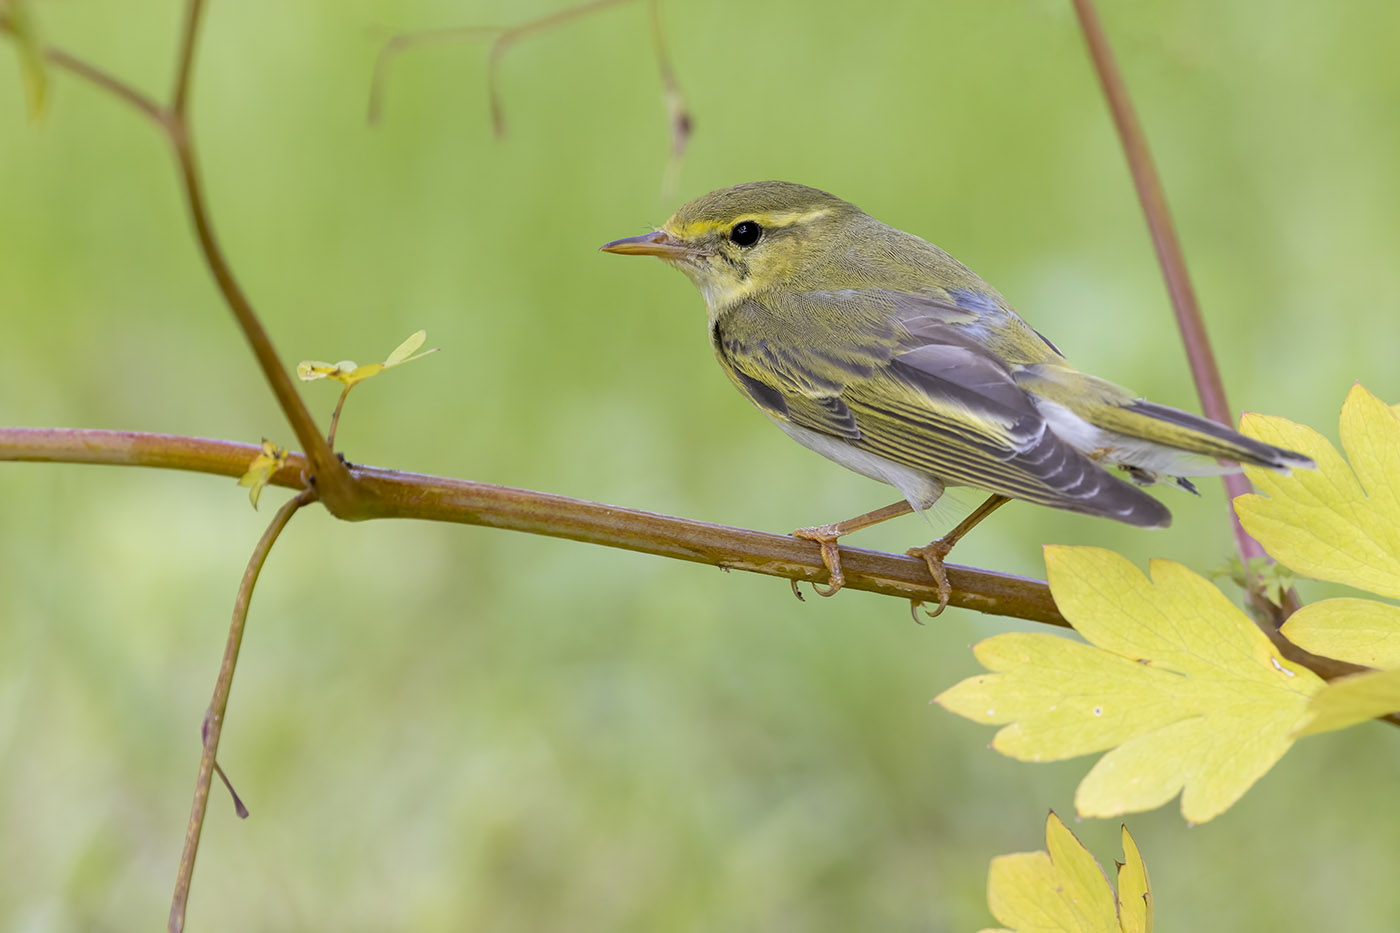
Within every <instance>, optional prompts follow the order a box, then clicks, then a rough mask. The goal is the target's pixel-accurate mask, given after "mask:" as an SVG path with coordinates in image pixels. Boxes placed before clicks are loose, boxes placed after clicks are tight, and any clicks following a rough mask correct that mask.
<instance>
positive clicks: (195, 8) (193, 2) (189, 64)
mask: <svg viewBox="0 0 1400 933" xmlns="http://www.w3.org/2000/svg"><path fill="white" fill-rule="evenodd" d="M203 15H204V0H188V2H187V3H186V4H185V26H184V28H183V29H182V30H181V31H180V51H179V54H178V56H177V57H176V65H175V86H174V89H173V90H172V91H171V92H170V110H171V112H172V113H174V114H175V116H176V117H178V118H180V119H181V120H183V119H185V115H186V114H188V113H189V110H190V107H189V100H190V78H191V76H192V75H193V74H194V48H195V44H196V43H197V42H198V41H199V23H200V20H201V18H202V17H203Z"/></svg>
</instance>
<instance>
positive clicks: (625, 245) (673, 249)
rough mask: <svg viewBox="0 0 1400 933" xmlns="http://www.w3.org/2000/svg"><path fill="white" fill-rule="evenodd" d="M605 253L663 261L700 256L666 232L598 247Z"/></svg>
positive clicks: (628, 238)
mask: <svg viewBox="0 0 1400 933" xmlns="http://www.w3.org/2000/svg"><path fill="white" fill-rule="evenodd" d="M598 248H599V249H600V250H601V251H602V252H605V253H621V254H622V255H624V256H659V257H660V258H662V259H689V258H691V257H694V256H697V255H699V251H698V250H696V249H695V248H694V247H691V246H687V245H686V244H684V243H682V242H681V241H680V240H677V239H676V238H675V237H673V236H671V235H670V234H669V233H667V232H666V231H664V230H657V231H654V232H652V233H643V234H642V235H641V236H629V237H627V238H626V239H623V240H613V241H612V242H611V243H605V244H603V245H602V246H600V247H598Z"/></svg>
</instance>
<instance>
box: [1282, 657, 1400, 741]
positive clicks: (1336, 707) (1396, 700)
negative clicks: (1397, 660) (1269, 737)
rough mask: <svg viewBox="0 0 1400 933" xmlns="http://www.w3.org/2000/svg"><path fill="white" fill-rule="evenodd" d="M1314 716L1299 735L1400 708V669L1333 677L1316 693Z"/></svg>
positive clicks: (1353, 722) (1362, 719)
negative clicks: (1334, 678) (1332, 679)
mask: <svg viewBox="0 0 1400 933" xmlns="http://www.w3.org/2000/svg"><path fill="white" fill-rule="evenodd" d="M1309 709H1310V711H1311V712H1312V714H1313V718H1312V720H1311V721H1310V722H1309V723H1308V724H1307V725H1306V726H1304V727H1303V728H1302V729H1301V730H1300V731H1299V733H1298V734H1299V735H1316V734H1317V733H1319V732H1331V731H1333V730H1334V729H1345V728H1346V727H1347V726H1354V725H1356V724H1357V723H1360V722H1365V721H1366V720H1368V719H1374V718H1375V717H1377V716H1384V715H1386V714H1388V713H1394V712H1396V711H1400V670H1392V671H1367V672H1366V673H1364V674H1353V675H1351V676H1350V677H1341V678H1338V679H1337V680H1334V681H1332V682H1331V683H1329V684H1328V685H1327V686H1325V687H1323V688H1322V690H1321V691H1320V692H1319V693H1318V694H1317V696H1315V697H1313V701H1312V705H1311V706H1310V707H1309Z"/></svg>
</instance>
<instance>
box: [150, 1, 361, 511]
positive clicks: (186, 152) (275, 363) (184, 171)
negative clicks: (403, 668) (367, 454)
mask: <svg viewBox="0 0 1400 933" xmlns="http://www.w3.org/2000/svg"><path fill="white" fill-rule="evenodd" d="M203 16H204V0H189V2H188V3H187V4H186V6H185V19H184V26H183V28H182V30H181V33H180V48H179V53H178V55H177V58H176V62H177V64H176V67H175V79H174V87H173V89H172V91H171V104H170V107H169V108H168V109H167V110H166V111H165V112H164V119H163V120H162V121H161V122H162V125H163V126H164V127H165V130H166V135H167V136H168V137H169V139H170V143H171V145H172V146H173V147H174V149H175V158H176V161H177V162H178V163H179V167H180V178H181V182H182V183H183V186H184V194H185V203H186V204H187V205H188V207H189V211H190V220H191V222H192V223H193V224H194V229H195V236H196V238H197V239H198V241H199V247H200V253H201V254H202V255H203V256H204V260H205V264H206V265H208V267H209V271H210V273H211V274H212V275H213V276H214V282H215V284H216V285H217V286H218V288H219V293H220V294H221V295H223V298H224V302H225V303H226V304H227V305H228V307H229V310H230V311H232V312H233V316H234V319H235V320H236V321H237V322H238V327H239V330H241V331H242V332H243V336H244V337H245V338H246V339H247V341H248V344H249V346H250V347H251V348H252V350H253V355H254V357H255V358H256V359H257V361H258V365H259V367H260V368H261V369H262V372H263V378H265V379H266V380H267V383H268V386H269V388H271V389H272V393H273V395H275V396H276V397H277V401H278V402H279V403H280V405H281V408H282V411H283V413H284V414H285V415H286V417H287V420H288V422H290V423H291V426H292V431H293V432H294V433H295V434H296V436H297V441H298V443H300V444H301V447H302V449H303V450H305V451H306V454H307V458H308V459H309V460H310V461H311V468H312V475H313V476H315V477H316V480H317V482H318V484H319V486H320V489H321V496H322V498H323V499H324V500H325V501H326V504H327V506H328V507H329V508H331V510H332V511H333V512H335V513H336V514H338V515H342V516H343V517H355V516H354V504H355V499H356V497H355V490H354V481H353V479H352V478H351V477H350V474H349V471H347V470H346V468H345V465H344V464H343V463H341V462H340V460H339V459H337V458H336V457H335V455H334V454H333V453H331V448H330V445H329V444H327V443H326V439H325V438H324V437H322V436H321V432H320V431H319V430H317V428H316V422H315V421H314V420H313V419H312V417H311V413H310V412H309V411H307V408H306V404H305V403H304V402H303V401H302V400H301V396H300V395H299V394H298V393H297V390H296V387H295V386H294V385H293V383H292V379H291V376H289V375H288V373H287V368H286V367H285V366H283V365H282V360H281V358H280V357H279V356H278V355H277V350H276V348H275V347H273V345H272V339H271V338H270V337H269V336H268V335H267V331H266V330H264V329H263V326H262V322H261V321H259V320H258V315H257V312H256V311H254V310H253V304H252V302H251V301H249V300H248V296H247V295H246V294H244V292H243V289H242V287H240V286H239V284H238V280H237V279H236V278H234V275H233V268H232V267H231V266H230V265H229V262H228V260H227V259H226V258H225V256H224V252H223V249H222V248H221V247H220V246H219V242H218V240H217V239H215V237H214V226H213V222H212V221H211V220H210V217H209V208H208V205H207V204H206V202H205V195H204V186H203V184H202V183H201V181H200V177H199V168H198V163H197V161H196V159H195V151H194V141H193V139H192V137H191V135H190V125H189V107H190V81H191V78H192V76H193V72H194V60H195V46H196V44H197V43H198V41H199V28H200V23H201V21H202V20H203Z"/></svg>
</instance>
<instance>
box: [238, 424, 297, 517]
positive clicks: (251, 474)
mask: <svg viewBox="0 0 1400 933" xmlns="http://www.w3.org/2000/svg"><path fill="white" fill-rule="evenodd" d="M286 464H287V448H285V447H278V446H277V445H276V444H274V443H272V441H270V440H268V439H267V438H263V442H262V451H261V452H260V453H259V454H258V455H257V456H255V457H254V458H253V460H252V462H251V463H249V464H248V470H247V472H245V473H244V474H243V475H242V476H240V477H239V478H238V485H240V486H247V487H248V501H249V502H251V503H253V508H255V509H256V508H257V507H258V499H259V498H260V497H261V496H262V491H263V487H265V486H266V485H267V484H268V483H270V482H271V481H272V475H273V474H274V473H276V472H277V471H278V470H280V469H282V467H284V466H286Z"/></svg>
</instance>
